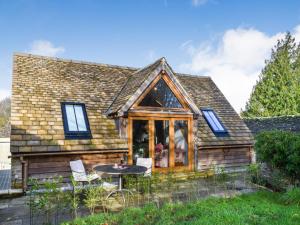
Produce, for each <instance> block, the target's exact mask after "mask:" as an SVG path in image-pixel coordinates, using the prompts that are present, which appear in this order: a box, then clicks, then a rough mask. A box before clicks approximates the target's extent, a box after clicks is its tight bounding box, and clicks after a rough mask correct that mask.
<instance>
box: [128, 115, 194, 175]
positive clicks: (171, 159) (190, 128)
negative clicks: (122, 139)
mask: <svg viewBox="0 0 300 225" xmlns="http://www.w3.org/2000/svg"><path fill="white" fill-rule="evenodd" d="M133 120H147V121H148V127H149V157H151V158H152V159H153V163H152V171H154V172H169V171H192V170H193V169H194V143H193V116H192V115H190V114H187V115H182V114H174V113H172V114H168V115H166V114H160V113H155V114H153V113H129V115H128V149H129V152H128V163H129V164H132V163H133V156H132V153H133V149H132V144H133V143H132V142H133V137H132V134H133V132H132V131H133V130H132V125H133ZM155 120H169V121H170V123H169V167H167V168H155V162H154V160H155V159H154V148H155V146H154V121H155ZM175 120H186V121H188V165H187V166H177V167H175V166H174V164H175V161H174V153H175V152H174V150H175V149H174V121H175Z"/></svg>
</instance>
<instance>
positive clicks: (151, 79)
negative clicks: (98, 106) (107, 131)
mask: <svg viewBox="0 0 300 225" xmlns="http://www.w3.org/2000/svg"><path fill="white" fill-rule="evenodd" d="M160 76H162V77H164V78H166V79H165V81H167V83H168V84H169V87H172V88H171V89H172V91H173V93H175V92H176V93H177V94H176V96H177V99H178V100H179V101H180V103H181V105H183V104H185V106H186V107H185V108H189V109H190V110H191V111H192V113H194V114H196V115H200V114H201V113H200V111H199V109H198V107H197V106H196V104H195V103H194V102H193V100H192V99H191V98H190V96H189V94H188V93H187V92H186V91H185V90H184V88H183V87H182V85H181V84H180V82H179V81H178V79H177V78H176V76H175V74H174V72H173V70H172V69H171V67H170V66H169V65H168V63H167V62H166V60H165V58H162V59H159V60H158V61H156V62H155V63H153V64H151V65H150V66H148V67H145V68H143V69H141V70H139V71H137V72H136V73H134V74H133V75H132V77H131V78H129V80H128V82H127V83H126V84H125V86H124V87H123V88H122V90H121V91H120V93H119V95H118V96H117V97H116V99H115V101H114V102H113V103H112V105H111V107H110V108H109V109H108V111H107V114H109V115H112V114H115V115H117V116H123V115H124V114H126V113H127V112H128V110H129V109H130V108H132V107H133V106H136V102H139V100H138V99H140V98H141V96H143V95H145V93H146V92H147V90H149V87H151V86H152V85H153V84H155V83H156V81H158V78H159V77H160ZM136 84H140V85H139V86H138V85H136ZM128 90H130V92H128ZM174 90H175V91H174ZM124 96H126V97H125V98H124ZM179 96H180V97H179Z"/></svg>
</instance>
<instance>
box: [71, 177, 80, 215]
mask: <svg viewBox="0 0 300 225" xmlns="http://www.w3.org/2000/svg"><path fill="white" fill-rule="evenodd" d="M71 183H72V186H73V191H72V192H70V193H69V196H68V201H69V202H70V206H71V209H72V211H73V216H74V218H77V216H78V208H79V203H80V198H79V195H80V194H81V192H82V189H81V188H78V182H77V181H75V179H74V177H73V176H71Z"/></svg>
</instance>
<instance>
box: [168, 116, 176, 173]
mask: <svg viewBox="0 0 300 225" xmlns="http://www.w3.org/2000/svg"><path fill="white" fill-rule="evenodd" d="M174 155H175V144H174V119H170V124H169V167H171V168H173V167H174V166H175V157H174Z"/></svg>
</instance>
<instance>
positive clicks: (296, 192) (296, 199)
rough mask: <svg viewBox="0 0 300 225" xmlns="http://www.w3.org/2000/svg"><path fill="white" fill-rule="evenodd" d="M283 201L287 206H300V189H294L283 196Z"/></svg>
mask: <svg viewBox="0 0 300 225" xmlns="http://www.w3.org/2000/svg"><path fill="white" fill-rule="evenodd" d="M282 200H283V202H284V203H285V204H287V205H291V204H295V205H298V206H300V188H297V187H293V188H291V189H289V190H288V191H287V192H286V193H284V194H283V196H282Z"/></svg>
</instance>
